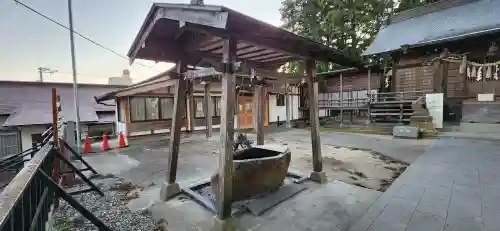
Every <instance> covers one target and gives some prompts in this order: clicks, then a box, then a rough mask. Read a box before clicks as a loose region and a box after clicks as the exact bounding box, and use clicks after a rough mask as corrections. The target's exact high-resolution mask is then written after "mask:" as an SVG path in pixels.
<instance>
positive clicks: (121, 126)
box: [115, 98, 128, 144]
mask: <svg viewBox="0 0 500 231" xmlns="http://www.w3.org/2000/svg"><path fill="white" fill-rule="evenodd" d="M127 99H128V98H121V100H122V101H123V100H127ZM124 105H125V104H124V103H123V102H122V103H117V100H115V112H118V111H119V113H115V124H116V135H120V132H122V133H123V135H124V136H125V143H126V144H128V139H127V136H128V135H127V128H126V125H125V106H124ZM118 115H119V116H120V118H118ZM120 121H122V122H120Z"/></svg>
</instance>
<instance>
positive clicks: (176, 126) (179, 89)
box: [167, 60, 186, 184]
mask: <svg viewBox="0 0 500 231" xmlns="http://www.w3.org/2000/svg"><path fill="white" fill-rule="evenodd" d="M176 65H177V66H176V68H177V73H178V74H179V75H182V74H183V73H184V71H185V66H184V64H183V63H182V61H180V60H179V61H177V64H176ZM174 91H175V92H174V94H175V97H174V112H173V116H172V127H171V130H170V145H169V149H168V175H167V181H168V183H169V184H174V183H175V180H176V177H177V161H178V158H179V145H180V141H181V126H182V123H183V121H182V110H184V109H185V107H184V102H185V100H184V99H185V98H186V81H185V80H184V79H182V78H181V79H177V84H176V85H175V90H174Z"/></svg>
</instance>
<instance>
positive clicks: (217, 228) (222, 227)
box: [212, 216, 236, 231]
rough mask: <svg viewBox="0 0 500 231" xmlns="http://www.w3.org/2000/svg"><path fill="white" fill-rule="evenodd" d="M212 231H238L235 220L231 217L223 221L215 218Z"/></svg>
mask: <svg viewBox="0 0 500 231" xmlns="http://www.w3.org/2000/svg"><path fill="white" fill-rule="evenodd" d="M212 231H236V225H235V224H234V219H233V218H232V217H230V218H226V219H224V220H221V219H219V218H218V217H217V216H215V217H214V219H213V223H212Z"/></svg>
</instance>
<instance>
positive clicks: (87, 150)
mask: <svg viewBox="0 0 500 231" xmlns="http://www.w3.org/2000/svg"><path fill="white" fill-rule="evenodd" d="M83 152H84V153H90V152H92V146H91V144H90V138H89V136H86V137H85V146H84V148H83Z"/></svg>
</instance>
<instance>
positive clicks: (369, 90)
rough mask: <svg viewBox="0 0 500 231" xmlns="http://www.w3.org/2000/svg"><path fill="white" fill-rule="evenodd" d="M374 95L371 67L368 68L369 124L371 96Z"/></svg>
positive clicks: (369, 119)
mask: <svg viewBox="0 0 500 231" xmlns="http://www.w3.org/2000/svg"><path fill="white" fill-rule="evenodd" d="M371 93H372V68H371V67H368V92H367V95H366V96H367V97H368V121H367V123H370V122H371V116H370V114H371V109H370V108H371V105H370V103H371V97H372V95H371ZM356 102H359V99H356Z"/></svg>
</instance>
